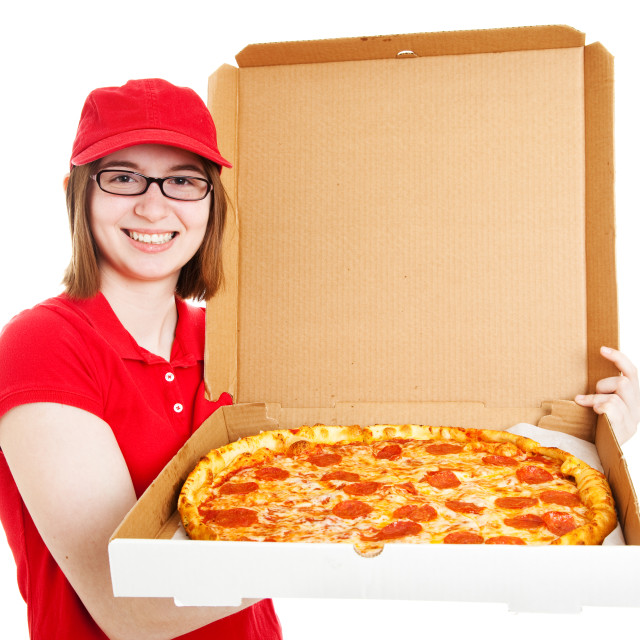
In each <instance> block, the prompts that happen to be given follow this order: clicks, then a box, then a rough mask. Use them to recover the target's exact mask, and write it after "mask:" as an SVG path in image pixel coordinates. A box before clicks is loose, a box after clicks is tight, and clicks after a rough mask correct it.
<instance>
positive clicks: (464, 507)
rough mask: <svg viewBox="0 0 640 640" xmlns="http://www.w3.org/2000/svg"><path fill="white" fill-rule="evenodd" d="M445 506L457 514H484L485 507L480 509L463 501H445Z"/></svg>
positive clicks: (471, 503)
mask: <svg viewBox="0 0 640 640" xmlns="http://www.w3.org/2000/svg"><path fill="white" fill-rule="evenodd" d="M444 504H445V506H446V507H447V508H449V509H451V511H455V512H456V513H482V512H483V511H484V507H480V506H478V505H477V504H473V502H463V501H462V500H445V503H444Z"/></svg>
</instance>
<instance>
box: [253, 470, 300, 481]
mask: <svg viewBox="0 0 640 640" xmlns="http://www.w3.org/2000/svg"><path fill="white" fill-rule="evenodd" d="M253 475H254V476H255V477H256V478H258V480H286V479H287V478H288V477H289V476H290V475H291V474H290V473H289V472H288V471H287V470H286V469H280V468H279V467H260V468H259V469H256V470H255V471H254V474H253Z"/></svg>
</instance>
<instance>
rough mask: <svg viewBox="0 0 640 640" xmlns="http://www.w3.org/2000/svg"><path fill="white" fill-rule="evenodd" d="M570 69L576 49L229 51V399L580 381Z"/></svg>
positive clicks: (576, 103) (542, 392) (576, 96)
mask: <svg viewBox="0 0 640 640" xmlns="http://www.w3.org/2000/svg"><path fill="white" fill-rule="evenodd" d="M583 78H584V69H583V49H582V48H573V49H562V50H542V51H526V52H511V53H504V54H498V55H496V54H480V55H467V56H442V57H430V58H412V59H406V60H374V61H365V62H358V63H350V62H346V63H340V64H315V65H291V66H278V67H269V68H258V69H254V68H249V69H241V70H240V76H239V113H240V118H239V125H238V126H239V129H238V144H239V149H238V155H239V158H241V161H240V162H239V163H238V166H237V167H236V171H237V174H238V177H237V180H238V216H239V224H240V247H241V248H240V268H239V279H240V291H241V295H240V300H239V324H238V329H239V343H238V377H239V381H238V390H237V395H236V398H237V400H238V401H241V402H245V401H247V402H250V401H260V400H268V401H271V402H278V403H280V404H282V405H283V406H285V407H292V408H295V407H331V406H333V405H334V404H335V403H336V402H419V401H423V400H425V399H428V400H430V401H448V402H456V401H468V402H472V401H476V402H482V403H485V404H487V405H489V406H495V407H538V406H540V403H541V402H543V401H545V400H550V399H553V398H558V397H560V398H570V397H572V396H573V395H575V394H576V393H579V392H581V391H584V390H585V388H586V384H587V380H586V371H587V364H586V358H587V351H586V344H587V337H586V282H585V249H584V247H585V236H584V226H585V223H584V198H585V194H584V184H585V174H584V171H585V158H584V126H585V125H584V86H583ZM559 274H561V277H559Z"/></svg>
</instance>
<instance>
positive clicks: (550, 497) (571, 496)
mask: <svg viewBox="0 0 640 640" xmlns="http://www.w3.org/2000/svg"><path fill="white" fill-rule="evenodd" d="M540 500H542V502H546V503H547V504H559V505H562V506H563V507H577V506H578V505H580V504H582V503H581V502H580V498H579V497H578V494H576V493H570V492H569V491H558V490H554V489H550V490H549V491H543V492H542V493H541V494H540Z"/></svg>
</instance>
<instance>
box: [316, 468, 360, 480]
mask: <svg viewBox="0 0 640 640" xmlns="http://www.w3.org/2000/svg"><path fill="white" fill-rule="evenodd" d="M320 480H343V481H344V482H358V480H360V476H359V475H358V474H357V473H351V471H342V469H336V470H335V471H330V472H329V473H325V474H324V475H323V476H322V478H320Z"/></svg>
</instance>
